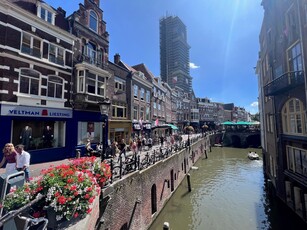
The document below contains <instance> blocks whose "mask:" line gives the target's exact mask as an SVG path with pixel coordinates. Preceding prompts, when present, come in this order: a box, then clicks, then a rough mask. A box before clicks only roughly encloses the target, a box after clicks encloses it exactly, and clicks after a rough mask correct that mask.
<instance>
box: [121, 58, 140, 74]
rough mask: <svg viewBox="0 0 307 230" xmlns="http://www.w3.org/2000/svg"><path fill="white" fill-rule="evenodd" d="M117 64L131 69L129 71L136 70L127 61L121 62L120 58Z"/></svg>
mask: <svg viewBox="0 0 307 230" xmlns="http://www.w3.org/2000/svg"><path fill="white" fill-rule="evenodd" d="M119 65H120V66H122V67H124V68H126V69H127V70H129V71H131V72H137V70H136V69H134V68H132V67H131V66H130V65H128V64H127V63H125V62H123V61H122V60H120V61H119Z"/></svg>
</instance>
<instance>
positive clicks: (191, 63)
mask: <svg viewBox="0 0 307 230" xmlns="http://www.w3.org/2000/svg"><path fill="white" fill-rule="evenodd" d="M190 68H191V69H198V68H200V66H198V65H195V64H194V63H193V62H190Z"/></svg>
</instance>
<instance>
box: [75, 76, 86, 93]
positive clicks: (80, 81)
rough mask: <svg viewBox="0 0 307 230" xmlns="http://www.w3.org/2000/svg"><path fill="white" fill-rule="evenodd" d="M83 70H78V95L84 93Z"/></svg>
mask: <svg viewBox="0 0 307 230" xmlns="http://www.w3.org/2000/svg"><path fill="white" fill-rule="evenodd" d="M84 72H85V71H84V70H79V71H78V83H77V84H78V86H77V87H78V93H84V91H85V88H84V87H85V74H84Z"/></svg>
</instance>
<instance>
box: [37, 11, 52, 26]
mask: <svg viewBox="0 0 307 230" xmlns="http://www.w3.org/2000/svg"><path fill="white" fill-rule="evenodd" d="M38 9H39V11H40V12H39V17H40V18H41V19H43V20H44V21H46V22H49V23H50V24H52V25H54V18H55V14H54V13H52V12H51V11H50V10H48V9H46V8H44V7H40V8H38Z"/></svg>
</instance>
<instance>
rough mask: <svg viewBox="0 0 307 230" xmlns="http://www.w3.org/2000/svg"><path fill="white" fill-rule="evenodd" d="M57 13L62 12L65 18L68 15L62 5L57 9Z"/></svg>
mask: <svg viewBox="0 0 307 230" xmlns="http://www.w3.org/2000/svg"><path fill="white" fill-rule="evenodd" d="M57 13H58V14H62V15H63V17H64V18H65V17H66V11H65V10H63V9H62V7H59V8H58V9H57Z"/></svg>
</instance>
